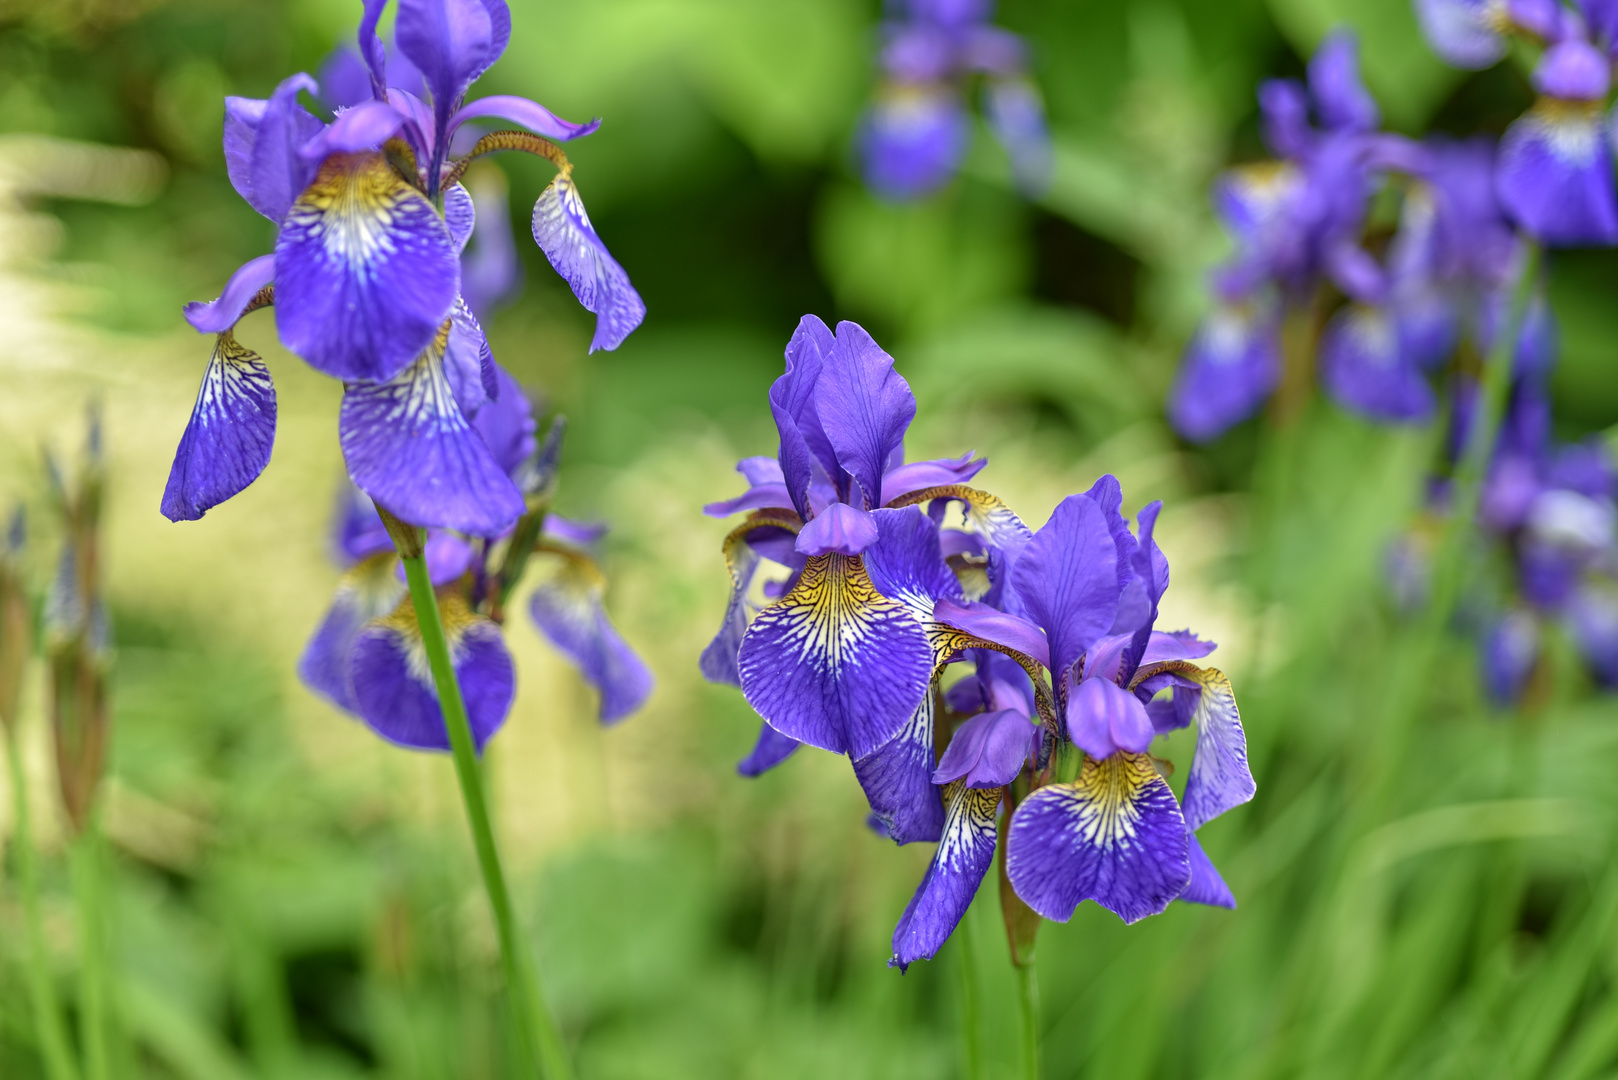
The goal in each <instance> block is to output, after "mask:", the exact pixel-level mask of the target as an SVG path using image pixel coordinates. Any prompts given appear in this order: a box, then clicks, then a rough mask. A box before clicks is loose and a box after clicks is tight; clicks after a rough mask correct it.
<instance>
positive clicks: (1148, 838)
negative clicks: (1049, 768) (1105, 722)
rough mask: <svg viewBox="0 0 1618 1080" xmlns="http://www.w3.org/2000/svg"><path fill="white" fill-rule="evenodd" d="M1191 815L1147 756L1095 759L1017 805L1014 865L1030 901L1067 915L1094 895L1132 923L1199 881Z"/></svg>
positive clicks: (1062, 918) (1016, 882) (1010, 867)
mask: <svg viewBox="0 0 1618 1080" xmlns="http://www.w3.org/2000/svg"><path fill="white" fill-rule="evenodd" d="M1189 836H1190V833H1189V832H1188V831H1187V830H1186V822H1185V819H1184V818H1183V817H1181V815H1180V808H1179V806H1178V805H1176V804H1175V801H1174V793H1173V792H1172V791H1170V790H1169V786H1168V784H1166V783H1164V781H1163V778H1162V777H1160V776H1158V774H1157V770H1156V769H1155V768H1153V766H1152V761H1151V758H1149V757H1147V756H1146V755H1145V754H1122V753H1121V754H1114V755H1113V756H1111V757H1109V758H1106V759H1105V760H1102V761H1097V760H1095V759H1094V758H1091V759H1089V760H1087V761H1086V762H1085V763H1084V769H1083V771H1082V772H1080V773H1079V777H1078V779H1077V780H1075V781H1074V782H1073V783H1071V784H1050V785H1048V786H1046V787H1042V788H1040V789H1039V790H1038V791H1036V792H1034V793H1033V794H1032V795H1030V796H1028V798H1027V799H1025V800H1024V801H1023V803H1022V805H1020V806H1018V807H1017V813H1016V814H1015V816H1013V817H1012V819H1011V828H1010V830H1009V833H1008V836H1007V847H1006V872H1007V874H1008V875H1009V876H1010V878H1011V884H1012V887H1013V888H1014V889H1016V891H1017V895H1018V896H1020V897H1021V898H1022V900H1023V902H1024V903H1026V904H1027V905H1028V906H1029V907H1031V908H1033V909H1034V910H1035V911H1036V912H1038V913H1039V914H1040V915H1043V916H1044V917H1045V918H1047V919H1052V920H1055V921H1056V922H1066V921H1067V920H1068V919H1069V918H1071V917H1072V915H1073V911H1074V909H1075V908H1077V907H1078V906H1079V904H1080V903H1081V902H1082V901H1085V900H1094V901H1095V902H1096V903H1098V904H1100V905H1101V906H1102V907H1104V908H1106V909H1107V910H1108V911H1111V912H1113V913H1114V914H1116V915H1117V916H1118V917H1119V918H1121V919H1123V920H1124V921H1125V922H1129V923H1132V922H1137V921H1139V920H1141V919H1144V918H1145V917H1146V916H1148V915H1156V914H1157V913H1158V912H1160V911H1162V910H1163V909H1164V908H1166V907H1168V905H1169V902H1170V901H1172V900H1173V899H1174V898H1175V897H1177V896H1179V895H1180V894H1181V893H1182V892H1184V891H1185V887H1186V885H1187V883H1189V882H1190V880H1191V864H1190V846H1189V842H1188V837H1189Z"/></svg>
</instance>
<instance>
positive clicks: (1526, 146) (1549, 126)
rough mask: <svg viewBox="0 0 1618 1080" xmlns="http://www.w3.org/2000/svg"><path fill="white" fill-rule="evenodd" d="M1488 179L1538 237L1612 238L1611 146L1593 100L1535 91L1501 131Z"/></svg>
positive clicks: (1616, 231)
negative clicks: (1528, 105)
mask: <svg viewBox="0 0 1618 1080" xmlns="http://www.w3.org/2000/svg"><path fill="white" fill-rule="evenodd" d="M1495 184H1496V190H1497V191H1498V193H1499V196H1500V202H1501V204H1502V205H1503V206H1504V207H1505V208H1506V211H1507V213H1509V214H1510V215H1511V217H1512V218H1514V219H1515V220H1516V221H1517V223H1518V224H1519V225H1521V226H1522V227H1523V228H1524V229H1525V230H1527V231H1528V232H1529V233H1530V234H1532V235H1533V236H1534V237H1535V238H1537V239H1539V240H1541V241H1543V242H1544V243H1547V244H1552V245H1574V246H1581V245H1593V244H1613V243H1618V193H1615V190H1614V181H1613V163H1612V152H1611V150H1610V149H1609V147H1608V144H1607V136H1606V132H1605V131H1604V130H1603V114H1602V111H1601V107H1600V104H1599V103H1597V102H1583V101H1558V100H1555V99H1553V98H1545V99H1542V100H1541V101H1540V102H1539V104H1537V105H1535V106H1534V107H1533V108H1532V109H1530V110H1529V111H1528V112H1527V113H1525V114H1524V115H1523V116H1522V118H1521V119H1519V120H1517V121H1516V122H1515V123H1514V124H1512V125H1511V127H1510V128H1508V129H1507V130H1506V134H1505V136H1504V137H1503V138H1502V139H1501V141H1500V157H1499V164H1498V168H1497V171H1496V173H1495Z"/></svg>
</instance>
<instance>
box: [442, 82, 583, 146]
mask: <svg viewBox="0 0 1618 1080" xmlns="http://www.w3.org/2000/svg"><path fill="white" fill-rule="evenodd" d="M484 117H492V118H494V119H496V120H509V121H511V122H512V123H513V124H520V125H521V126H523V127H525V128H527V129H528V130H529V131H532V132H534V133H535V134H538V135H543V136H545V137H546V138H547V139H555V140H556V141H557V142H566V141H568V140H569V139H577V138H581V137H583V136H585V135H589V134H592V133H594V131H595V130H596V129H597V128H599V127H600V126H601V120H600V119H599V118H598V119H595V120H590V121H587V122H586V123H583V124H575V123H572V122H571V121H568V120H563V119H562V118H561V117H560V116H557V115H556V114H555V113H553V112H551V111H550V110H549V109H547V108H546V107H545V106H543V105H541V104H540V103H539V102H537V101H529V100H528V99H527V98H524V97H515V96H513V95H511V94H494V95H491V96H489V97H484V98H478V99H477V100H476V101H473V102H470V103H468V104H467V105H465V106H463V107H462V108H461V109H460V110H459V111H458V112H456V114H455V117H454V119H452V120H450V122H449V127H450V131H451V132H453V131H454V130H455V129H456V128H458V127H460V126H461V125H462V124H464V123H466V122H467V121H468V120H479V119H482V118H484Z"/></svg>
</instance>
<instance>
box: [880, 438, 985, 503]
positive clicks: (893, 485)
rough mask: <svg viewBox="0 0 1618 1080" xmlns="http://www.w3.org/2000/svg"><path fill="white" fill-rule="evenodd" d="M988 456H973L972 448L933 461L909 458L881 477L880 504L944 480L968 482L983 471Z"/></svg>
mask: <svg viewBox="0 0 1618 1080" xmlns="http://www.w3.org/2000/svg"><path fill="white" fill-rule="evenodd" d="M988 463H989V459H988V458H976V459H974V458H973V456H972V452H971V451H968V452H967V453H966V454H964V455H962V456H961V457H958V458H937V459H935V460H933V461H912V462H909V463H908V464H904V465H899V466H897V467H895V468H891V469H889V470H888V471H887V473H886V474H885V475H884V476H883V477H882V505H883V506H886V505H888V503H890V502H892V501H893V500H895V499H897V498H900V497H902V496H905V495H908V494H910V493H911V492H913V491H920V490H922V489H923V488H931V487H940V486H942V485H946V484H968V483H971V481H972V478H973V477H974V476H976V475H977V474H978V473H980V472H982V471H983V467H984V466H985V465H987V464H988Z"/></svg>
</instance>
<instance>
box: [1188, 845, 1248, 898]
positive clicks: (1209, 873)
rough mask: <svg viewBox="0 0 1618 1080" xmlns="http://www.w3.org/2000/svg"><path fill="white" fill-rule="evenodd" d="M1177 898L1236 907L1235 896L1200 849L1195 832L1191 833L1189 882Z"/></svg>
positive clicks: (1211, 861)
mask: <svg viewBox="0 0 1618 1080" xmlns="http://www.w3.org/2000/svg"><path fill="white" fill-rule="evenodd" d="M1178 898H1179V899H1181V900H1187V901H1190V902H1191V903H1193V904H1207V905H1209V906H1210V907H1222V908H1231V909H1234V908H1235V907H1236V897H1235V896H1234V895H1232V894H1231V891H1230V886H1229V885H1226V884H1225V879H1224V878H1222V877H1220V876H1219V871H1218V870H1215V869H1214V864H1213V860H1211V859H1209V858H1208V854H1207V852H1205V851H1203V850H1202V845H1201V844H1200V843H1198V842H1197V836H1196V834H1195V833H1192V834H1191V883H1190V884H1189V885H1187V886H1186V887H1185V892H1183V893H1181V894H1180V895H1179V897H1178Z"/></svg>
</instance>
